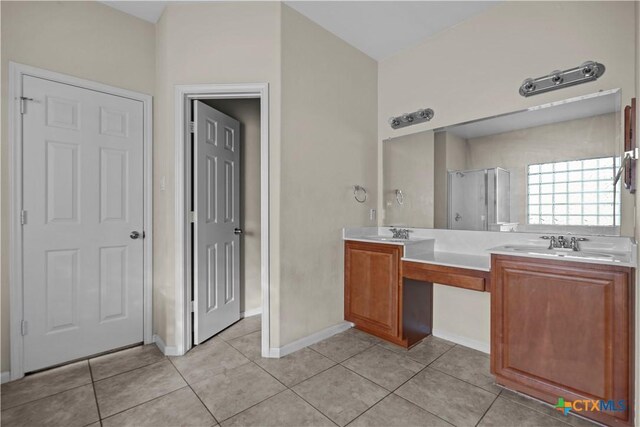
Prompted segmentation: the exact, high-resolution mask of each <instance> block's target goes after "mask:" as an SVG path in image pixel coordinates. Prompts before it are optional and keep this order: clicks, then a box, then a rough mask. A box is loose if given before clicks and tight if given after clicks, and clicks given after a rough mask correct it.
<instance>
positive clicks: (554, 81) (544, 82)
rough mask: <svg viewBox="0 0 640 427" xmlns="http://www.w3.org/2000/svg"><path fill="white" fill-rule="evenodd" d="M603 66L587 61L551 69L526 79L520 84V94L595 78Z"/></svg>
mask: <svg viewBox="0 0 640 427" xmlns="http://www.w3.org/2000/svg"><path fill="white" fill-rule="evenodd" d="M604 71H605V66H604V65H603V64H600V63H599V62H595V61H587V62H585V63H583V64H582V65H580V66H579V67H574V68H570V69H568V70H564V71H560V70H556V71H552V72H551V73H550V74H549V75H547V76H543V77H538V78H535V79H531V78H529V79H526V80H525V81H524V82H522V85H520V95H522V96H532V95H537V94H539V93H545V92H549V91H552V90H556V89H561V88H563V87H569V86H574V85H578V84H581V83H587V82H591V81H593V80H597V79H599V78H600V76H602V75H603V74H604Z"/></svg>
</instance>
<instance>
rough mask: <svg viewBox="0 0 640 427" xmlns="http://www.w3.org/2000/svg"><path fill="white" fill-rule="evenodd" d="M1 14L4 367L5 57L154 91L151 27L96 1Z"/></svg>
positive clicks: (6, 8) (5, 313)
mask: <svg viewBox="0 0 640 427" xmlns="http://www.w3.org/2000/svg"><path fill="white" fill-rule="evenodd" d="M0 7H1V15H2V25H1V27H2V30H1V31H2V34H1V38H2V113H3V114H2V149H1V158H2V161H1V163H0V168H1V169H2V177H1V179H2V186H1V188H2V197H1V201H2V232H1V235H2V265H1V269H2V273H1V278H2V308H1V311H2V317H1V321H0V323H1V326H2V327H1V330H0V335H2V343H1V347H2V355H1V359H2V364H1V368H0V369H1V370H2V372H5V371H7V370H9V271H8V261H9V257H8V253H9V234H8V230H9V205H8V203H9V175H8V164H9V163H8V162H9V159H8V146H9V141H8V133H7V119H8V115H7V114H8V113H7V107H8V100H7V84H8V71H9V61H13V62H18V63H21V64H26V65H31V66H35V67H40V68H44V69H47V70H51V71H56V72H59V73H65V74H69V75H72V76H76V77H81V78H84V79H88V80H94V81H97V82H100V83H105V84H108V85H112V86H117V87H121V88H124V89H130V90H134V91H138V92H143V93H147V94H153V92H154V80H155V30H154V26H153V25H152V24H150V23H148V22H146V21H142V20H140V19H138V18H134V17H132V16H130V15H126V14H124V13H122V12H119V11H117V10H115V9H112V8H110V7H107V6H104V5H102V4H100V3H98V2H83V1H80V2H27V1H16V2H13V1H9V2H7V1H3V2H1V3H0Z"/></svg>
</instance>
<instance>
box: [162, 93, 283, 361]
mask: <svg viewBox="0 0 640 427" xmlns="http://www.w3.org/2000/svg"><path fill="white" fill-rule="evenodd" d="M246 98H254V99H259V100H260V227H261V228H260V279H261V294H262V295H261V299H262V343H261V348H262V357H277V352H276V351H275V349H272V348H271V347H270V309H269V300H270V298H269V295H270V294H269V289H270V280H269V274H270V273H269V271H270V270H269V259H270V258H269V253H270V251H269V84H268V83H238V84H193V85H176V86H175V98H174V101H175V140H176V148H175V181H176V185H175V198H176V211H175V229H176V236H175V239H176V243H175V244H176V247H175V249H176V259H175V268H176V271H175V273H176V276H175V281H176V289H175V292H176V294H175V301H176V302H175V322H176V325H175V331H176V341H175V342H176V344H177V345H176V348H175V351H174V352H175V355H183V354H185V353H186V352H187V351H188V350H190V349H191V347H192V346H193V342H192V328H193V325H192V323H191V301H192V299H193V298H192V295H191V286H190V283H191V281H190V278H191V268H189V267H188V265H189V264H188V263H189V259H190V257H191V253H190V247H191V233H189V227H190V220H189V215H188V212H189V211H190V209H189V208H188V207H189V206H190V203H189V202H190V199H189V197H190V186H189V179H188V178H189V175H190V173H191V170H190V161H189V159H190V155H189V154H190V150H189V146H188V144H185V141H189V140H190V131H189V127H188V123H189V121H190V120H189V119H188V118H189V117H190V116H191V101H192V100H196V99H246ZM174 352H172V353H174Z"/></svg>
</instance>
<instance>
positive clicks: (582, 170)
mask: <svg viewBox="0 0 640 427" xmlns="http://www.w3.org/2000/svg"><path fill="white" fill-rule="evenodd" d="M619 165H620V158H619V157H600V158H596V159H584V160H571V161H565V162H555V163H540V164H535V165H529V167H528V173H527V198H528V200H527V218H528V223H529V224H544V225H551V224H553V225H587V226H596V225H597V226H618V225H620V190H619V188H615V187H614V186H613V177H614V174H615V172H616V170H617V169H618V166H619Z"/></svg>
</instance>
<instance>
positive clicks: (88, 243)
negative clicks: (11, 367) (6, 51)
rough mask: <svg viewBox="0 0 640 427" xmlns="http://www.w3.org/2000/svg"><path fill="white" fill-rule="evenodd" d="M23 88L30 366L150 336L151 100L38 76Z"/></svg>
mask: <svg viewBox="0 0 640 427" xmlns="http://www.w3.org/2000/svg"><path fill="white" fill-rule="evenodd" d="M23 96H24V97H27V98H33V101H29V102H27V104H26V111H25V113H24V114H23V116H22V123H23V183H24V184H23V209H24V210H25V211H26V223H25V224H24V225H23V251H24V253H23V260H24V272H23V277H24V320H25V321H26V328H25V329H26V330H23V332H25V333H26V334H25V336H24V368H25V372H29V371H33V370H37V369H41V368H45V367H47V366H52V365H55V364H59V363H63V362H66V361H69V360H73V359H78V358H82V357H86V356H89V355H92V354H96V353H100V352H104V351H107V350H111V349H114V348H117V347H122V346H126V345H129V344H134V343H138V342H141V341H142V340H143V264H142V263H143V259H142V258H143V243H142V227H143V105H142V102H140V101H134V100H131V99H127V98H122V97H119V96H114V95H108V94H105V93H102V92H96V91H92V90H88V89H82V88H79V87H76V86H71V85H67V84H62V83H56V82H53V81H49V80H45V79H40V78H36V77H31V76H25V77H23ZM134 231H135V232H138V233H140V236H139V237H138V238H137V239H134V238H132V237H130V235H131V234H132V232H134ZM133 237H135V235H134V236H133Z"/></svg>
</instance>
